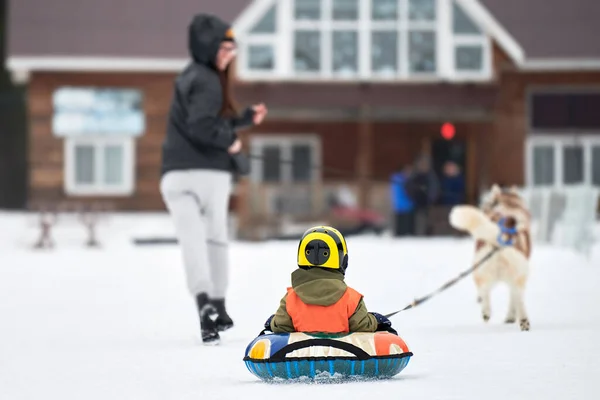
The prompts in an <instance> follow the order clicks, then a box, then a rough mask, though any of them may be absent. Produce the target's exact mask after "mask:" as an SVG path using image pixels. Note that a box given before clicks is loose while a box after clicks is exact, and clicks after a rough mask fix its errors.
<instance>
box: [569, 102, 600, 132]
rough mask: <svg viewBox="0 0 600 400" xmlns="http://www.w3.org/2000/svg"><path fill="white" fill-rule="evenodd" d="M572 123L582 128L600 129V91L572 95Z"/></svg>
mask: <svg viewBox="0 0 600 400" xmlns="http://www.w3.org/2000/svg"><path fill="white" fill-rule="evenodd" d="M572 102H573V103H572V106H571V107H572V110H573V117H572V118H573V120H572V125H573V126H574V127H577V128H580V129H594V130H597V129H600V93H579V94H573V95H572Z"/></svg>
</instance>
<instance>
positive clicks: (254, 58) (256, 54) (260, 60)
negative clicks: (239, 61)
mask: <svg viewBox="0 0 600 400" xmlns="http://www.w3.org/2000/svg"><path fill="white" fill-rule="evenodd" d="M248 67H249V68H250V69H254V70H272V69H273V68H275V51H274V50H273V46H271V45H250V46H248Z"/></svg>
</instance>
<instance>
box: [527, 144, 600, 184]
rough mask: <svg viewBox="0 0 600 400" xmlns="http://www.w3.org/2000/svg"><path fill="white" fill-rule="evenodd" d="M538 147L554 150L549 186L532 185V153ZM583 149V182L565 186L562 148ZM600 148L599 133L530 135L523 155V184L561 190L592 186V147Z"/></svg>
mask: <svg viewBox="0 0 600 400" xmlns="http://www.w3.org/2000/svg"><path fill="white" fill-rule="evenodd" d="M539 146H551V147H552V148H553V149H554V183H553V184H551V185H539V184H534V176H533V174H534V166H533V151H534V149H535V148H536V147H539ZM565 146H581V147H583V182H581V183H576V184H565V183H564V181H565V180H564V174H563V172H564V171H563V151H562V150H563V147H565ZM595 146H600V133H598V134H593V133H583V134H581V133H563V134H561V133H555V134H535V133H534V134H531V135H529V136H528V137H527V143H526V154H525V165H526V167H525V171H526V172H525V182H526V184H527V186H529V187H540V188H543V187H546V188H556V189H562V188H565V187H569V186H574V185H579V184H584V185H592V147H595Z"/></svg>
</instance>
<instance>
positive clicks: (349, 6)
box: [333, 0, 358, 21]
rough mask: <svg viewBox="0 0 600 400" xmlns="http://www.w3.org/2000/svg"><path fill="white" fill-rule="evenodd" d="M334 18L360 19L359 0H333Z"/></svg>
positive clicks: (341, 19)
mask: <svg viewBox="0 0 600 400" xmlns="http://www.w3.org/2000/svg"><path fill="white" fill-rule="evenodd" d="M333 19H334V20H338V21H349V20H350V21H356V20H357V19H358V0H333Z"/></svg>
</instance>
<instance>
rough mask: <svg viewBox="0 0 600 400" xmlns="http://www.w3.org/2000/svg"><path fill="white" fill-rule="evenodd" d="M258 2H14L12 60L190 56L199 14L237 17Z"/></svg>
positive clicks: (10, 38)
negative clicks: (190, 29) (189, 31)
mask: <svg viewBox="0 0 600 400" xmlns="http://www.w3.org/2000/svg"><path fill="white" fill-rule="evenodd" d="M251 2H252V0H177V1H172V0H102V1H98V0H52V5H51V6H49V5H48V0H18V1H11V2H9V7H8V8H9V10H8V55H9V57H34V56H54V57H57V56H68V57H77V56H82V57H84V56H85V57H105V56H108V57H127V58H161V59H162V58H171V59H172V58H182V59H187V58H188V52H187V26H188V24H189V22H190V21H191V19H192V17H193V15H195V14H197V13H200V12H204V13H213V14H216V15H218V16H220V17H221V18H223V19H224V20H226V21H231V22H233V21H234V20H235V18H236V17H237V16H238V15H239V14H240V13H241V12H242V11H243V10H244V9H245V8H246V6H247V5H248V4H250V3H251Z"/></svg>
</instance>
